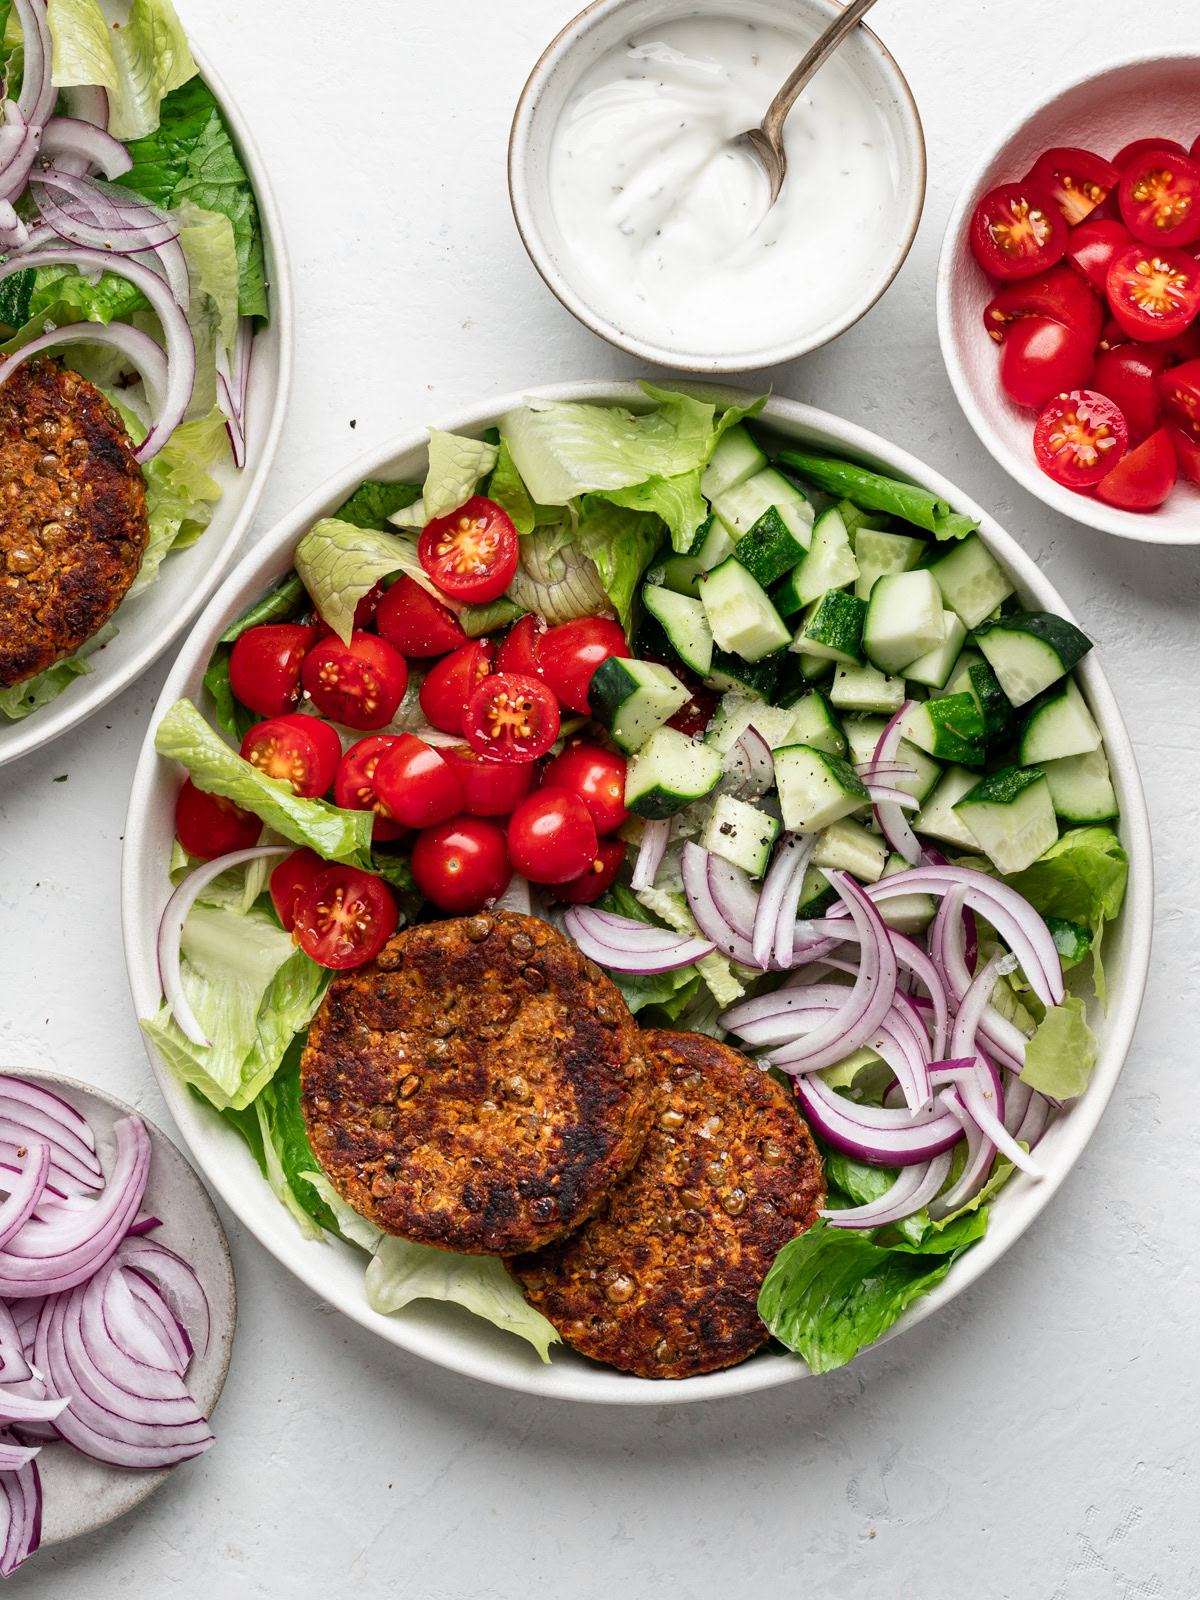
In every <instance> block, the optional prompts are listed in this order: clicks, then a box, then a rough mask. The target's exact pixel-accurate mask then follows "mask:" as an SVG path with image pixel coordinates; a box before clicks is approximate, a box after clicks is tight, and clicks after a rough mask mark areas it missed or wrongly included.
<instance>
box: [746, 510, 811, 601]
mask: <svg viewBox="0 0 1200 1600" xmlns="http://www.w3.org/2000/svg"><path fill="white" fill-rule="evenodd" d="M733 549H734V554H735V555H736V556H737V558H738V560H739V561H740V562H741V563H742V565H743V566H744V567H745V569H746V571H747V572H750V573H752V574H753V575H754V576H755V577H756V578H757V579H758V581H759V583H761V584H762V586H763V587H764V588H766V587H767V586H768V585H770V584H772V583H774V582H775V580H776V578H781V577H782V576H783V574H784V573H785V572H790V571H791V569H792V568H793V567H794V566H796V565H797V563H798V562H800V561H801V560H802V559H803V557H804V546H803V545H802V544H801V543H800V541H799V539H797V538H796V536H795V534H794V533H790V532H789V531H788V529H787V528H786V527H785V526H784V523H783V518H782V517H781V516H780V515H779V512H778V511H777V510H776V508H775V507H774V506H769V507H768V508H767V510H766V511H764V512H763V514H762V516H761V517H759V519H758V521H757V522H756V523H755V524H754V526H753V527H752V528H751V529H750V532H749V533H747V534H743V535H742V537H741V538H740V539H739V540H738V541H737V543H736V544H735V545H734V547H733Z"/></svg>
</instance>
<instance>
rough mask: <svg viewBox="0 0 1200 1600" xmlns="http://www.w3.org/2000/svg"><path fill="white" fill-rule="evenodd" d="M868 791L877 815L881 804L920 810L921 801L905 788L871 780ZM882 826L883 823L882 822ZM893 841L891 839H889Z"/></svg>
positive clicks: (907, 809) (903, 809)
mask: <svg viewBox="0 0 1200 1600" xmlns="http://www.w3.org/2000/svg"><path fill="white" fill-rule="evenodd" d="M867 793H868V795H869V796H870V797H871V804H872V805H873V806H874V807H875V812H876V815H878V813H879V808H880V807H881V806H899V807H900V809H901V810H902V811H919V810H920V809H921V802H920V801H919V800H914V798H913V797H912V795H911V794H906V793H905V791H904V790H903V789H893V788H892V787H891V785H890V784H886V783H875V782H871V783H868V784H867ZM880 826H881V827H882V823H881V824H880ZM888 843H889V844H890V843H891V840H888Z"/></svg>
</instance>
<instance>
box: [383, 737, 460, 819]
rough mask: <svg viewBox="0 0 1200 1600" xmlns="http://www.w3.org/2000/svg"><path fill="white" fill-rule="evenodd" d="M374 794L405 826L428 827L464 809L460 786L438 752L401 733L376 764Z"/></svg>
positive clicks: (386, 809)
mask: <svg viewBox="0 0 1200 1600" xmlns="http://www.w3.org/2000/svg"><path fill="white" fill-rule="evenodd" d="M372 782H373V783H374V786H375V793H376V794H377V795H378V796H379V798H380V800H382V801H383V806H384V810H385V811H386V812H387V814H388V816H389V817H392V818H394V819H395V821H397V822H399V823H400V824H401V825H402V826H403V827H405V828H428V827H429V826H430V825H431V824H432V823H435V822H444V821H445V820H446V818H447V817H452V816H453V815H454V814H455V812H456V811H461V810H462V808H463V795H462V789H461V788H460V787H459V782H458V779H457V778H456V777H455V776H454V773H453V771H452V770H451V768H450V767H449V766H448V765H447V763H446V762H445V761H443V759H442V755H441V752H440V751H439V750H435V749H434V748H433V746H432V745H428V744H426V743H425V741H424V739H418V738H417V736H416V734H414V733H402V734H401V735H400V736H399V738H397V739H396V740H395V742H394V743H393V744H392V746H391V747H390V749H388V750H385V751H384V752H383V754H382V755H381V756H380V757H379V760H378V761H377V762H376V764H375V772H374V774H373V777H372Z"/></svg>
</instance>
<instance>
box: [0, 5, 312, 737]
mask: <svg viewBox="0 0 1200 1600" xmlns="http://www.w3.org/2000/svg"><path fill="white" fill-rule="evenodd" d="M188 44H189V45H190V47H191V51H192V56H193V58H194V60H195V62H196V66H197V67H198V68H199V75H200V77H202V78H203V79H204V81H205V83H206V84H207V85H208V87H209V88H210V89H211V90H212V92H213V95H214V96H215V97H216V101H217V104H218V106H219V107H220V109H221V114H222V116H223V117H224V118H225V121H226V124H227V125H228V127H229V130H230V132H231V134H232V135H233V140H234V144H235V145H236V147H237V151H238V154H239V156H240V157H241V159H242V164H243V165H244V167H245V168H246V173H247V176H248V177H249V179H250V183H251V187H252V188H253V190H254V197H255V200H256V201H257V202H258V211H259V217H260V219H261V224H262V231H263V243H264V245H265V247H266V254H267V261H268V265H269V269H270V282H269V284H268V294H269V296H270V300H269V304H270V308H271V324H270V326H271V334H272V337H273V338H275V339H276V340H277V343H278V352H279V375H278V381H277V383H276V386H275V392H274V394H273V396H272V399H271V405H270V415H269V419H268V421H267V426H266V430H265V432H264V434H263V441H262V449H261V453H260V456H259V460H258V464H257V465H256V466H255V467H254V468H253V469H248V468H246V469H243V470H252V476H251V478H250V480H249V482H248V483H247V485H246V494H245V499H244V500H243V501H242V504H241V507H240V509H239V510H238V513H237V515H236V516H235V517H234V519H233V521H232V522H231V523H230V525H229V528H228V530H227V531H226V533H225V537H224V539H223V540H222V542H221V543H220V544H219V545H216V544H214V545H213V546H212V548H211V550H209V551H208V554H209V564H208V567H207V569H206V570H205V571H204V572H203V574H202V575H201V577H200V579H199V581H198V582H197V583H196V584H195V585H194V587H193V588H192V589H191V591H190V592H189V594H188V595H187V596H186V597H185V599H184V600H183V601H182V602H180V603H178V604H177V606H176V608H175V609H174V610H173V611H171V612H170V613H169V614H168V613H165V612H164V615H163V618H162V629H161V631H160V632H159V633H157V634H155V636H154V637H153V638H151V639H150V640H148V641H147V642H146V644H144V645H143V646H142V648H141V649H140V650H138V651H137V652H136V654H134V655H133V656H131V657H130V659H129V660H128V661H126V662H124V663H123V664H122V665H121V666H120V667H119V668H118V669H116V670H114V671H113V672H112V673H111V674H104V673H103V672H100V671H97V672H96V673H94V674H93V675H92V676H91V677H90V678H88V679H86V680H85V681H84V682H82V683H77V684H75V685H73V689H74V690H75V692H74V693H72V694H69V695H60V696H59V697H58V699H57V700H55V701H52V702H51V703H50V704H49V705H46V706H43V707H42V708H41V709H40V710H38V711H35V712H33V713H32V714H31V715H30V716H28V717H26V718H25V719H24V720H23V721H22V722H21V723H19V724H8V723H6V725H5V727H4V730H3V731H4V735H5V737H4V738H3V739H0V767H3V766H5V765H7V764H8V763H9V762H12V761H18V760H20V759H21V757H22V756H27V755H29V754H31V753H32V752H33V751H34V750H40V749H41V748H42V747H43V746H44V745H47V744H50V743H51V742H52V741H53V740H55V739H57V738H59V736H60V735H62V734H65V733H68V732H70V730H71V729H72V728H77V727H78V726H79V725H80V724H81V723H83V722H86V721H87V720H88V718H89V717H92V716H94V715H95V713H96V712H97V711H99V710H100V709H101V707H103V706H105V705H107V704H108V702H109V701H110V700H112V699H114V698H115V697H116V696H117V695H119V694H121V693H123V692H124V690H126V689H127V688H128V687H129V686H130V684H131V683H133V682H134V681H135V680H136V679H138V678H140V677H141V675H142V673H143V672H145V671H146V670H147V668H149V667H150V666H151V665H153V663H154V662H155V661H156V660H157V659H158V657H159V656H161V655H162V654H163V652H164V651H165V650H167V649H168V647H169V646H170V645H172V644H174V642H175V640H176V639H177V638H178V637H179V635H180V634H181V633H182V632H183V630H184V629H185V628H186V627H187V626H188V625H189V624H190V623H191V622H193V621H194V620H195V618H196V616H197V614H198V612H199V611H200V608H201V607H202V606H203V605H204V603H205V601H206V600H208V599H209V597H210V596H211V595H212V594H213V592H214V591H215V589H216V588H217V586H218V584H219V583H220V582H221V581H222V579H223V578H224V577H225V575H226V573H227V572H228V571H229V568H230V566H231V564H232V562H233V560H234V557H235V556H236V555H237V552H238V548H239V546H240V545H241V542H242V540H243V539H244V538H245V536H246V533H247V532H248V531H249V528H250V525H251V523H252V522H253V521H254V518H255V516H256V515H257V512H258V507H259V503H260V501H261V500H262V496H263V491H264V490H265V489H266V486H267V479H268V478H269V477H270V475H271V470H272V468H273V466H274V464H275V455H276V452H277V450H278V448H279V440H280V436H281V434H282V432H283V424H284V420H285V418H286V414H287V408H288V403H289V401H290V399H291V390H292V371H293V364H294V355H295V304H294V296H293V289H292V268H291V261H290V259H289V255H288V248H287V240H286V238H285V236H284V231H283V221H282V218H281V216H280V212H279V205H278V202H277V200H276V198H275V191H274V189H273V188H272V186H271V181H270V178H269V177H268V174H267V167H266V163H265V162H264V160H263V156H262V152H261V151H260V150H259V148H258V144H257V142H256V141H255V138H254V135H253V134H252V132H251V131H250V126H249V123H248V122H247V120H246V118H245V116H244V115H243V113H242V110H241V107H240V106H239V105H238V103H237V101H236V100H234V98H233V96H232V95H231V94H230V92H229V90H228V89H227V88H226V86H225V82H224V80H223V79H222V77H221V76H220V74H219V73H218V72H217V70H216V68H215V67H214V66H213V65H212V63H211V61H210V60H209V58H208V56H207V55H206V53H205V52H204V51H203V50H202V49H201V47H200V46H199V45H198V44H197V43H196V40H195V38H194V37H193V35H192V32H191V29H190V28H189V30H188Z"/></svg>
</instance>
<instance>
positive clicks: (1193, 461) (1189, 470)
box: [1167, 422, 1200, 483]
mask: <svg viewBox="0 0 1200 1600" xmlns="http://www.w3.org/2000/svg"><path fill="white" fill-rule="evenodd" d="M1167 437H1168V438H1169V439H1170V441H1171V445H1172V448H1173V449H1174V451H1175V459H1176V461H1177V462H1178V463H1179V468H1180V471H1181V472H1183V473H1184V474H1185V476H1187V477H1189V478H1190V479H1191V480H1192V482H1193V483H1200V444H1197V443H1196V441H1195V439H1193V438H1192V436H1191V434H1190V433H1184V431H1183V429H1182V428H1177V427H1176V426H1175V424H1174V423H1173V422H1168V423H1167Z"/></svg>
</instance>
